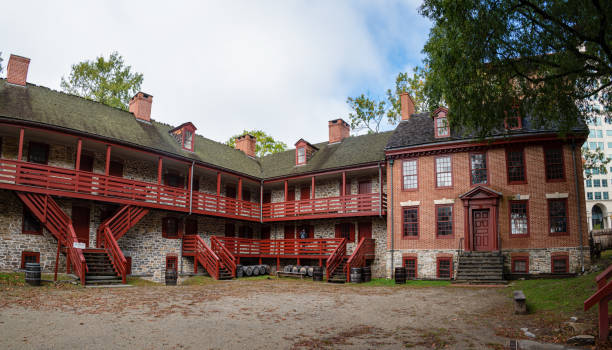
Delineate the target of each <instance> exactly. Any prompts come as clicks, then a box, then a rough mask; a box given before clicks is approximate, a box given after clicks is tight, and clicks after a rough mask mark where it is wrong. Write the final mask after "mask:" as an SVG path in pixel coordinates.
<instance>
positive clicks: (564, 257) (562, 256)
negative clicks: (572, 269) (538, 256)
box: [550, 254, 569, 273]
mask: <svg viewBox="0 0 612 350" xmlns="http://www.w3.org/2000/svg"><path fill="white" fill-rule="evenodd" d="M555 260H564V261H565V271H564V272H555V271H554V267H555ZM550 273H569V255H567V254H559V255H551V257H550Z"/></svg>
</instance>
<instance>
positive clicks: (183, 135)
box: [170, 122, 196, 151]
mask: <svg viewBox="0 0 612 350" xmlns="http://www.w3.org/2000/svg"><path fill="white" fill-rule="evenodd" d="M195 131H196V127H195V126H194V125H193V124H191V123H190V122H187V123H184V124H181V125H179V126H177V127H176V128H174V129H172V130H170V134H171V135H172V136H173V137H174V139H175V140H176V142H178V143H179V144H180V145H181V147H182V148H183V149H184V150H187V151H193V146H194V142H193V135H194V134H195Z"/></svg>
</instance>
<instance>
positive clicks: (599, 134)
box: [595, 130, 603, 138]
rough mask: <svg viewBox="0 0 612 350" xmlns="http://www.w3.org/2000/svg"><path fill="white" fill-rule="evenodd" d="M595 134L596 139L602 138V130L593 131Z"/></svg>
mask: <svg viewBox="0 0 612 350" xmlns="http://www.w3.org/2000/svg"><path fill="white" fill-rule="evenodd" d="M595 131H596V132H597V137H599V138H601V137H603V130H595Z"/></svg>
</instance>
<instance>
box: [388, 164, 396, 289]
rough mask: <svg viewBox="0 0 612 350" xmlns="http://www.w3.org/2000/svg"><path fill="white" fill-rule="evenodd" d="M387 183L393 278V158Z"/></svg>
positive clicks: (392, 274) (392, 272)
mask: <svg viewBox="0 0 612 350" xmlns="http://www.w3.org/2000/svg"><path fill="white" fill-rule="evenodd" d="M389 176H390V179H389V183H388V184H387V186H388V187H389V199H390V200H389V202H390V203H391V206H389V203H387V212H388V213H389V215H390V216H391V279H393V278H395V264H394V251H395V237H394V231H395V230H394V227H393V158H392V159H389Z"/></svg>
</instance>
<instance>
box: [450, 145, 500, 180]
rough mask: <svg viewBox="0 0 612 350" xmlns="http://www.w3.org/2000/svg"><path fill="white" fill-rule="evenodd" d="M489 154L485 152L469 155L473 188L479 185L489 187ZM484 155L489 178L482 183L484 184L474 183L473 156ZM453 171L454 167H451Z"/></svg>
mask: <svg viewBox="0 0 612 350" xmlns="http://www.w3.org/2000/svg"><path fill="white" fill-rule="evenodd" d="M487 153H488V152H486V151H483V152H470V153H469V154H468V162H469V163H470V184H471V185H472V186H477V185H488V184H489V183H490V182H491V181H490V180H489V156H488V154H487ZM479 154H482V155H483V156H484V162H485V168H484V169H485V171H486V173H487V174H486V177H487V179H486V180H487V181H485V182H482V183H474V177H473V176H472V172H473V171H474V169H473V168H472V156H474V155H479ZM451 171H452V165H451Z"/></svg>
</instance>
